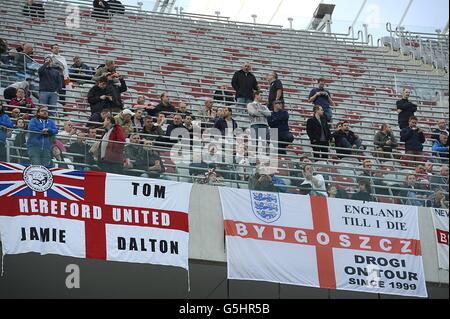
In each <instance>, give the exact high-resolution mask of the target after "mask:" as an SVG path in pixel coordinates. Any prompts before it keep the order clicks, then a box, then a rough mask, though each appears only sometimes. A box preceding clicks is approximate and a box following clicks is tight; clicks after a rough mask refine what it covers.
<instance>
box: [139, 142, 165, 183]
mask: <svg viewBox="0 0 450 319" xmlns="http://www.w3.org/2000/svg"><path fill="white" fill-rule="evenodd" d="M152 146H153V141H152V140H144V146H143V147H142V148H141V149H140V152H139V153H138V155H137V158H136V162H135V164H134V168H135V169H139V170H143V171H145V173H143V174H141V175H140V176H141V177H148V178H160V177H161V174H162V173H164V172H165V169H164V163H163V161H162V160H161V156H159V153H158V152H156V151H154V150H153V148H152Z"/></svg>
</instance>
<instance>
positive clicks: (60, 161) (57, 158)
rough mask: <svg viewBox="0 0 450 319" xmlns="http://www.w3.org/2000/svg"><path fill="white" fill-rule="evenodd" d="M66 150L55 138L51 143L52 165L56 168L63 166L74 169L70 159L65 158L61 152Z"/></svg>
mask: <svg viewBox="0 0 450 319" xmlns="http://www.w3.org/2000/svg"><path fill="white" fill-rule="evenodd" d="M65 152H66V148H65V147H64V145H63V144H62V143H61V142H60V141H59V140H55V141H54V143H53V145H52V159H53V165H52V166H54V167H57V168H64V169H72V170H73V169H75V167H74V166H73V165H69V164H72V162H71V161H70V159H68V158H66V157H65V156H64V155H63V153H65Z"/></svg>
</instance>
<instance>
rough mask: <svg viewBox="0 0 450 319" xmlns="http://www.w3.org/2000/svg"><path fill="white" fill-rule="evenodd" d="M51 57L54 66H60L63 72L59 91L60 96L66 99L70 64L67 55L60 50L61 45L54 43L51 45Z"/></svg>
mask: <svg viewBox="0 0 450 319" xmlns="http://www.w3.org/2000/svg"><path fill="white" fill-rule="evenodd" d="M49 57H50V58H51V59H52V60H53V66H54V67H58V68H59V70H60V74H61V82H62V88H61V90H60V91H59V94H60V96H61V97H62V98H61V100H63V101H65V95H66V91H65V90H64V89H65V88H66V85H67V84H69V81H70V80H69V66H68V65H67V60H66V58H65V57H63V56H62V55H61V54H60V52H59V45H57V44H53V45H52V46H51V54H50V55H49Z"/></svg>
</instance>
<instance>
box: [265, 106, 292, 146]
mask: <svg viewBox="0 0 450 319" xmlns="http://www.w3.org/2000/svg"><path fill="white" fill-rule="evenodd" d="M267 122H268V123H269V127H270V128H271V129H275V130H278V154H280V155H286V147H287V146H288V145H289V144H291V143H292V142H293V141H294V135H293V134H292V133H291V132H289V113H288V112H287V111H286V110H284V109H283V102H282V101H279V100H277V101H274V102H273V112H272V114H271V115H270V117H269V118H268V119H267ZM272 132H273V130H272Z"/></svg>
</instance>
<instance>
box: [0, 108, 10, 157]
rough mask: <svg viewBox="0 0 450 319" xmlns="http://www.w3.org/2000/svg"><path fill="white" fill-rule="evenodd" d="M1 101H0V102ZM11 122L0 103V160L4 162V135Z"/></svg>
mask: <svg viewBox="0 0 450 319" xmlns="http://www.w3.org/2000/svg"><path fill="white" fill-rule="evenodd" d="M0 103H1V102H0ZM12 127H13V123H12V121H11V119H10V118H9V116H8V114H6V113H5V110H4V109H3V105H2V104H0V162H6V136H7V133H8V129H10V128H12Z"/></svg>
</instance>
